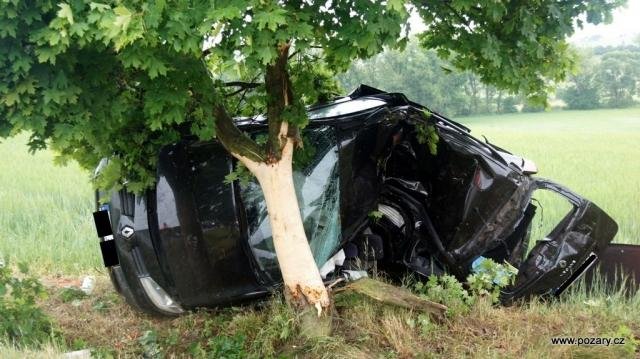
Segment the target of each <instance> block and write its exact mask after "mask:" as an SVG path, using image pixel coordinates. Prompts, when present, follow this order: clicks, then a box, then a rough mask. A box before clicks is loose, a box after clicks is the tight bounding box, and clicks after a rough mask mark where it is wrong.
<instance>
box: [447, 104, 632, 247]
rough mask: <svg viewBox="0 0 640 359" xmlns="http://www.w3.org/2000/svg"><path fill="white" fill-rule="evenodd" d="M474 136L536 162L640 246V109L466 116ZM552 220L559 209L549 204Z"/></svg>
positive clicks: (621, 237) (620, 235)
mask: <svg viewBox="0 0 640 359" xmlns="http://www.w3.org/2000/svg"><path fill="white" fill-rule="evenodd" d="M459 120H460V122H462V123H463V124H465V125H467V126H468V127H470V128H471V129H472V134H473V135H475V136H477V137H480V136H481V135H485V136H486V137H487V138H488V139H489V141H490V142H492V143H494V144H496V145H498V146H500V147H502V148H505V149H508V150H509V151H510V152H512V153H514V154H517V155H521V156H524V157H526V158H529V159H531V160H533V161H534V162H535V163H536V164H537V166H538V169H539V171H540V172H539V173H538V175H539V176H541V177H545V178H549V179H552V180H554V181H556V182H558V183H560V184H563V185H565V186H567V187H569V188H571V189H572V190H573V191H575V192H576V193H578V194H581V195H582V196H584V197H586V198H588V199H590V200H592V201H593V202H595V203H596V204H597V205H598V206H600V207H601V208H602V209H604V210H605V211H606V212H607V213H609V215H611V216H612V217H613V218H614V219H615V220H616V221H617V222H618V225H619V230H618V234H617V236H616V238H615V241H616V242H619V243H634V244H640V218H638V213H640V160H639V159H640V108H638V107H636V108H629V109H620V110H593V111H559V112H546V113H521V114H513V115H491V116H477V117H466V118H461V119H459ZM549 207H550V208H546V209H545V211H546V212H547V213H548V214H549V216H550V217H556V216H555V213H554V212H557V211H558V210H559V209H560V208H559V207H556V206H549Z"/></svg>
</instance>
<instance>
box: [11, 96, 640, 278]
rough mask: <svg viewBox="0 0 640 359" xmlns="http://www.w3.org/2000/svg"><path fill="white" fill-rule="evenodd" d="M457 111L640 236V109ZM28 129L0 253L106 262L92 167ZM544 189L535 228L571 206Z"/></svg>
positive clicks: (80, 266) (50, 265)
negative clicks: (42, 142)
mask: <svg viewBox="0 0 640 359" xmlns="http://www.w3.org/2000/svg"><path fill="white" fill-rule="evenodd" d="M458 120H459V121H460V122H462V123H463V124H465V125H467V126H469V127H470V128H471V129H472V133H473V134H474V135H475V136H478V137H480V136H481V135H485V136H486V137H487V138H488V139H489V141H491V142H492V143H495V144H497V145H498V146H501V147H503V148H506V149H508V150H510V151H511V152H513V153H514V154H518V155H522V156H524V157H527V158H529V159H531V160H533V161H534V162H535V163H536V164H537V165H538V168H539V170H540V172H539V175H540V176H541V177H546V178H550V179H553V180H555V181H557V182H559V183H561V184H564V185H566V186H567V187H569V188H571V189H573V190H574V191H575V192H577V193H579V194H581V195H583V196H584V197H586V198H588V199H590V200H592V201H594V202H595V203H597V204H598V205H599V206H600V207H602V208H603V209H604V210H605V211H607V212H608V213H609V214H610V215H611V216H612V217H613V218H614V219H615V220H616V221H617V222H618V224H619V226H620V229H619V232H618V235H617V237H616V239H615V240H616V241H617V242H621V243H636V244H640V108H631V109H623V110H594V111H558V112H543V113H523V114H513V115H487V116H477V117H467V118H459V119H458ZM27 138H28V137H27V136H26V135H21V136H18V137H16V138H12V139H8V140H3V141H2V142H0V254H1V255H4V256H6V257H9V259H10V260H11V261H12V262H15V261H25V262H28V263H29V264H30V266H31V267H32V268H33V269H34V270H36V271H37V272H40V273H48V274H55V273H59V274H81V273H87V272H92V271H97V270H99V268H100V267H101V261H100V258H99V250H98V239H97V238H96V235H95V232H94V229H93V222H92V218H91V213H92V212H93V210H94V204H93V198H94V197H93V191H92V188H91V184H90V181H89V180H90V172H89V171H84V170H82V169H80V168H79V167H78V166H77V165H75V164H69V165H67V166H65V167H59V166H55V165H54V164H53V161H52V160H53V157H54V155H53V154H52V153H50V152H47V151H43V152H38V153H36V154H35V155H31V154H29V153H28V152H27V147H26V145H25V144H26V141H27ZM542 197H543V198H541V202H542V203H543V205H544V206H543V207H544V215H543V216H542V218H541V219H540V221H539V222H540V223H538V224H536V226H537V227H536V228H534V234H535V233H536V230H538V231H539V232H544V231H548V230H550V228H551V227H550V226H551V225H552V223H553V222H554V220H555V221H557V219H558V216H560V215H562V214H564V213H566V211H567V207H566V204H565V205H563V203H561V202H562V201H557V200H554V199H545V198H544V196H542ZM545 202H546V204H545ZM534 223H535V222H534Z"/></svg>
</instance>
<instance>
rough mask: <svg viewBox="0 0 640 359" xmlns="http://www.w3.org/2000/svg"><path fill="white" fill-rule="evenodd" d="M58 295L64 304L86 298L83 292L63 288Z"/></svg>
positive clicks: (71, 288) (76, 289)
mask: <svg viewBox="0 0 640 359" xmlns="http://www.w3.org/2000/svg"><path fill="white" fill-rule="evenodd" d="M58 295H59V296H60V299H61V300H62V301H63V302H64V303H69V302H73V301H74V300H82V299H85V298H86V297H87V295H86V294H85V293H84V292H83V291H81V290H80V289H78V288H73V287H68V288H63V289H62V290H61V291H60V293H59V294H58Z"/></svg>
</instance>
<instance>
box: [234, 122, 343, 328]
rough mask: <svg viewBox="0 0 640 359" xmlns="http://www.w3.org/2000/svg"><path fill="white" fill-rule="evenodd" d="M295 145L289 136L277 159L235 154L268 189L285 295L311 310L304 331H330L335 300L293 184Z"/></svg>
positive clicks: (297, 305)
mask: <svg viewBox="0 0 640 359" xmlns="http://www.w3.org/2000/svg"><path fill="white" fill-rule="evenodd" d="M285 127H286V126H285ZM293 147H294V146H293V139H288V140H287V143H286V144H285V146H284V148H283V150H282V156H281V157H280V160H279V161H277V162H273V163H265V162H256V161H252V160H250V159H248V158H246V157H242V156H239V155H237V154H234V155H235V156H236V157H237V158H238V159H240V161H242V163H243V164H244V165H245V166H246V167H247V168H248V169H249V170H250V171H251V172H252V173H253V174H254V175H255V176H256V178H257V179H258V182H259V183H260V187H261V188H262V192H263V193H264V198H265V201H266V204H267V211H268V213H269V222H270V224H271V234H272V236H273V245H274V247H275V250H276V255H277V256H278V263H279V265H280V271H281V272H282V279H283V281H284V293H285V297H286V299H287V302H288V303H289V304H290V305H292V306H293V307H294V308H295V309H296V310H298V311H300V312H303V313H305V314H307V315H306V316H305V317H306V318H303V319H304V320H305V322H306V324H305V322H303V324H302V330H303V333H305V334H307V335H309V336H318V335H327V334H328V332H329V331H330V324H331V323H330V318H329V314H330V310H329V309H330V306H331V301H330V299H329V293H328V291H327V288H326V287H325V285H324V283H323V281H322V277H321V276H320V271H319V270H318V266H317V265H316V262H315V260H314V258H313V253H312V252H311V248H310V247H309V242H308V241H307V236H306V234H305V232H304V226H303V223H302V216H301V215H300V207H299V205H298V199H297V197H296V192H295V188H294V185H293V169H292V155H293ZM312 314H313V315H312ZM318 318H320V319H321V320H320V321H318V320H317V319H318ZM323 318H324V319H326V320H322V319H323Z"/></svg>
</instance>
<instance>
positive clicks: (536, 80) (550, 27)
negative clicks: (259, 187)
mask: <svg viewBox="0 0 640 359" xmlns="http://www.w3.org/2000/svg"><path fill="white" fill-rule="evenodd" d="M620 3H621V1H619V0H611V1H607V0H599V1H578V0H574V1H564V2H556V1H550V0H549V1H545V0H538V1H526V2H512V1H493V0H481V1H468V0H452V1H443V2H432V1H403V0H388V1H383V2H380V1H368V0H356V1H330V2H315V1H267V0H261V1H255V0H253V1H243V0H210V1H197V2H193V1H170V2H167V1H165V0H158V1H149V2H147V1H117V2H114V1H105V2H92V1H84V0H72V1H65V2H58V3H56V2H52V1H31V2H23V1H19V0H10V1H6V2H3V4H2V5H1V6H2V11H1V12H0V137H6V136H11V135H15V134H17V133H19V132H21V131H27V132H29V133H30V134H31V137H30V141H29V145H30V147H31V148H32V149H34V150H36V149H41V148H45V147H46V146H50V147H51V148H53V149H54V150H55V151H56V152H57V153H59V154H60V158H61V159H62V160H66V159H74V160H77V161H78V162H79V163H80V164H81V165H83V166H84V167H87V168H92V167H94V166H95V165H96V163H97V162H98V161H99V160H100V158H102V157H110V158H111V161H110V163H109V165H108V167H107V168H106V169H105V171H103V173H102V175H101V177H100V178H99V179H98V185H99V186H101V187H112V186H114V185H115V186H120V185H121V184H122V183H123V182H125V181H126V183H127V186H128V188H129V189H130V190H133V191H139V190H141V189H143V188H145V187H147V186H149V185H151V184H152V183H153V181H154V178H155V176H154V175H153V173H154V166H155V161H156V153H157V151H158V149H159V147H160V146H162V145H164V144H167V143H171V142H175V141H177V140H178V139H179V138H181V137H183V136H196V137H198V138H200V139H210V138H212V137H213V136H215V135H216V134H217V135H218V138H220V139H221V140H222V142H223V143H225V146H227V148H229V149H230V150H234V149H235V150H237V151H240V152H242V153H244V154H246V155H247V156H251V157H252V158H254V159H260V160H264V159H268V158H269V157H270V156H275V157H276V158H277V157H278V148H277V147H278V146H277V144H276V143H275V142H277V141H275V140H274V138H275V137H277V136H276V135H277V133H278V131H279V130H280V129H281V126H280V125H281V124H282V123H287V124H290V125H291V126H290V127H289V130H288V133H287V135H288V136H293V137H297V136H298V135H297V133H296V132H297V130H299V129H300V128H301V127H304V125H305V124H306V121H307V119H306V115H305V113H304V106H305V105H308V104H311V103H313V102H315V101H318V100H319V99H320V100H322V99H325V98H326V97H327V93H330V92H335V91H336V88H335V86H334V85H333V83H332V82H331V81H329V80H330V79H332V78H333V73H336V72H340V71H343V70H345V69H347V68H348V67H349V66H350V64H351V63H352V62H353V61H354V60H355V59H362V58H368V57H371V56H373V55H375V54H377V53H379V52H381V51H382V50H383V49H385V48H400V49H401V48H403V47H404V46H405V45H406V43H407V39H408V34H409V31H410V27H411V24H410V22H409V21H408V19H409V12H410V11H416V12H417V14H419V16H420V17H421V18H422V19H423V21H424V23H425V25H426V27H425V30H424V31H423V32H422V33H421V34H419V36H420V39H421V45H422V46H423V47H425V48H431V49H435V50H436V51H437V54H438V55H439V56H440V57H441V58H444V59H447V60H448V61H450V62H451V63H452V64H453V65H454V66H455V67H456V68H459V69H462V70H470V71H473V72H475V73H477V74H478V75H479V76H480V77H481V79H482V80H483V81H485V82H487V83H490V84H494V85H495V86H497V87H498V88H503V89H506V90H509V91H519V92H524V93H527V94H529V95H531V96H533V97H535V98H538V99H542V98H544V96H545V94H546V91H547V90H548V87H549V84H550V82H551V81H555V80H559V79H562V78H564V77H565V76H566V75H567V73H568V71H569V70H570V68H571V66H572V63H573V62H572V57H571V56H570V53H569V51H568V49H567V44H566V42H565V41H564V38H565V37H567V36H568V35H570V34H571V33H572V32H573V31H574V21H577V22H578V23H577V24H578V26H580V24H581V22H583V21H588V22H592V23H598V22H600V21H604V20H607V19H609V18H610V16H611V15H610V14H611V10H612V9H613V8H614V7H616V6H618V5H620ZM581 16H582V17H581ZM576 19H577V20H576ZM283 71H284V72H283ZM283 74H284V75H285V76H284V77H283ZM283 79H284V80H285V81H284V82H283ZM283 84H284V87H283ZM249 90H251V92H249V93H248V91H249ZM254 111H258V112H265V113H267V114H268V117H269V119H270V123H269V126H270V130H269V131H270V134H272V136H270V140H268V141H266V142H265V143H260V144H258V143H255V141H253V140H251V139H249V138H248V137H247V136H245V135H244V134H242V133H240V131H238V130H237V128H235V127H234V126H233V122H232V120H231V118H232V117H233V116H237V115H243V114H244V115H247V114H249V113H250V112H254ZM271 120H273V121H271ZM271 122H273V124H272V123H271ZM222 133H225V134H226V135H224V136H222ZM223 137H225V138H226V139H227V140H226V141H225V140H223ZM274 141H275V142H274Z"/></svg>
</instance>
